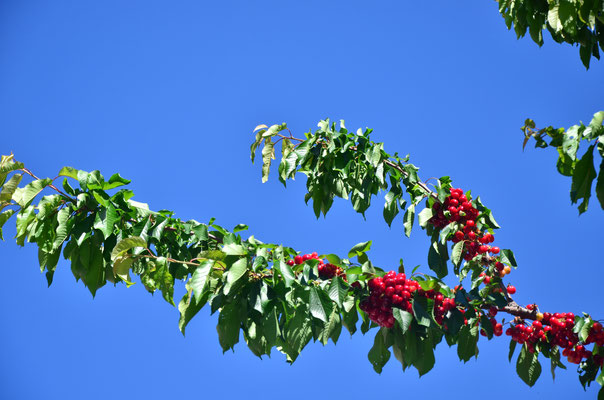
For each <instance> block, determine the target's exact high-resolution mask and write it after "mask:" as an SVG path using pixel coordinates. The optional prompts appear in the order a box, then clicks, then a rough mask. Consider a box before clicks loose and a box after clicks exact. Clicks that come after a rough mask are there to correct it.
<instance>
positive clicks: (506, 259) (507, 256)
mask: <svg viewBox="0 0 604 400" xmlns="http://www.w3.org/2000/svg"><path fill="white" fill-rule="evenodd" d="M501 262H502V263H504V264H507V265H511V266H512V267H517V266H518V264H517V263H516V257H514V252H512V250H510V249H503V250H501Z"/></svg>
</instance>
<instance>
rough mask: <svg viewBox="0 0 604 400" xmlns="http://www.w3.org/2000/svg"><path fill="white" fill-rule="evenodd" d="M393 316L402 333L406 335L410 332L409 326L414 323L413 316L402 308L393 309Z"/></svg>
mask: <svg viewBox="0 0 604 400" xmlns="http://www.w3.org/2000/svg"><path fill="white" fill-rule="evenodd" d="M392 315H393V316H394V319H395V320H396V322H398V324H399V326H400V328H401V332H402V333H403V334H405V333H406V332H407V331H408V330H409V325H411V321H413V314H411V313H410V312H407V311H403V310H401V309H400V308H392Z"/></svg>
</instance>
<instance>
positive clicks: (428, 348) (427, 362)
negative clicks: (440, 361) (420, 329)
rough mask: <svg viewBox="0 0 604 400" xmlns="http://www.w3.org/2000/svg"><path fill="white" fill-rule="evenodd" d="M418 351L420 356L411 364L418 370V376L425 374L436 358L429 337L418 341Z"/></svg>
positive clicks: (432, 366) (430, 368)
mask: <svg viewBox="0 0 604 400" xmlns="http://www.w3.org/2000/svg"><path fill="white" fill-rule="evenodd" d="M420 351H421V356H420V357H419V358H418V359H417V360H416V361H415V363H414V364H413V365H414V366H415V368H417V372H419V376H422V375H425V374H427V373H428V372H430V370H432V368H434V363H435V362H436V359H435V358H434V348H433V347H432V340H431V339H430V337H429V336H428V337H425V338H423V339H422V340H421V342H420Z"/></svg>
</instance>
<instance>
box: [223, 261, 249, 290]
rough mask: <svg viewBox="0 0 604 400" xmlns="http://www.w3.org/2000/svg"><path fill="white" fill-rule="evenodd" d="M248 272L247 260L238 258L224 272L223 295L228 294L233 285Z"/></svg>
mask: <svg viewBox="0 0 604 400" xmlns="http://www.w3.org/2000/svg"><path fill="white" fill-rule="evenodd" d="M247 271H248V265H247V259H246V258H240V259H239V260H237V261H235V262H234V263H233V265H231V267H230V268H229V269H228V271H227V272H226V275H227V276H226V283H225V285H224V294H227V295H228V294H229V292H230V290H231V288H232V287H233V285H235V284H236V283H237V282H238V281H239V280H240V279H241V278H242V277H243V276H244V275H245V273H246V272H247Z"/></svg>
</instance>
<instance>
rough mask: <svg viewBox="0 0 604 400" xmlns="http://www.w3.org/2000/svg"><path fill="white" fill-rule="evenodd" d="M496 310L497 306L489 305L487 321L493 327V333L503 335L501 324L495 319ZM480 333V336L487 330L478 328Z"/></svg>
mask: <svg viewBox="0 0 604 400" xmlns="http://www.w3.org/2000/svg"><path fill="white" fill-rule="evenodd" d="M497 312H498V309H497V307H495V306H491V307H489V312H488V314H487V315H488V316H489V317H490V318H489V322H490V323H491V327H492V329H493V335H495V336H501V335H503V325H502V324H501V323H500V322H497V320H496V319H495V316H496V315H497ZM480 334H481V335H482V336H487V332H486V331H485V330H484V329H481V330H480Z"/></svg>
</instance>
